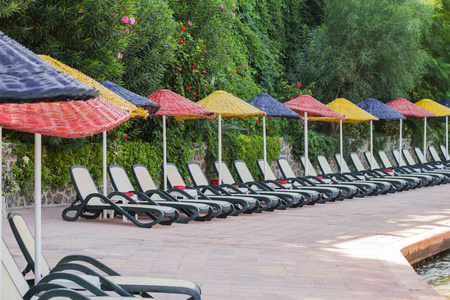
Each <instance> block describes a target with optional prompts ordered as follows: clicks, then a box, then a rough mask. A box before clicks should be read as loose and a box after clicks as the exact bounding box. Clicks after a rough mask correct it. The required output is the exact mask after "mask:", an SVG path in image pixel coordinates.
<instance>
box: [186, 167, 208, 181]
mask: <svg viewBox="0 0 450 300" xmlns="http://www.w3.org/2000/svg"><path fill="white" fill-rule="evenodd" d="M187 168H188V171H189V175H190V176H191V180H192V183H193V184H194V186H198V185H209V183H208V179H206V177H205V174H204V173H203V171H202V168H201V167H200V164H199V163H197V162H189V163H188V164H187Z"/></svg>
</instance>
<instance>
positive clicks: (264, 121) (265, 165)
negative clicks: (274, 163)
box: [263, 117, 267, 181]
mask: <svg viewBox="0 0 450 300" xmlns="http://www.w3.org/2000/svg"><path fill="white" fill-rule="evenodd" d="M263 143H264V181H265V180H266V177H267V143H266V117H263Z"/></svg>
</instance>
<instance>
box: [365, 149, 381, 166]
mask: <svg viewBox="0 0 450 300" xmlns="http://www.w3.org/2000/svg"><path fill="white" fill-rule="evenodd" d="M380 151H382V150H380ZM383 153H384V152H383ZM378 155H379V153H378ZM364 156H365V157H366V160H367V163H368V164H369V167H370V169H380V165H378V162H377V160H376V159H375V156H373V155H372V153H371V152H370V151H364ZM380 159H381V162H382V163H383V165H384V161H383V159H382V158H381V156H380Z"/></svg>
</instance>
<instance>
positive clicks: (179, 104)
mask: <svg viewBox="0 0 450 300" xmlns="http://www.w3.org/2000/svg"><path fill="white" fill-rule="evenodd" d="M147 98H148V99H150V100H152V101H154V102H156V103H158V104H160V105H161V108H160V109H159V110H158V111H157V112H156V114H155V116H162V117H163V169H164V190H167V175H166V174H167V167H166V166H167V147H166V116H171V117H187V116H189V117H203V118H212V117H213V116H214V113H213V112H212V111H210V110H209V109H207V108H205V107H203V106H201V105H198V104H197V103H195V102H193V101H191V100H189V99H186V98H184V97H183V96H180V95H178V94H176V93H174V92H172V91H169V90H158V91H156V92H154V93H152V94H150V95H148V96H147Z"/></svg>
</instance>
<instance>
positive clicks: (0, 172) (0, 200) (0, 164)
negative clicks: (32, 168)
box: [0, 127, 4, 300]
mask: <svg viewBox="0 0 450 300" xmlns="http://www.w3.org/2000/svg"><path fill="white" fill-rule="evenodd" d="M2 136H3V133H2V127H0V209H1V213H0V237H1V238H3V232H2V223H3V217H4V216H3V185H2V180H3V141H2ZM1 248H2V247H0V257H2V249H1ZM1 273H2V272H0V300H1V299H2V274H1Z"/></svg>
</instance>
